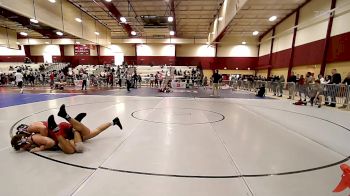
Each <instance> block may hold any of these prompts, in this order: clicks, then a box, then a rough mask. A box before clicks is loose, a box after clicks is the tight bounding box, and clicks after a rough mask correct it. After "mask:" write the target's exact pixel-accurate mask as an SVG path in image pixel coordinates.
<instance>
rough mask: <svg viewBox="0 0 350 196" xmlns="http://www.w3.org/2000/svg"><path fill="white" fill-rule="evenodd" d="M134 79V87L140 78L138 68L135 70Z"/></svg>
mask: <svg viewBox="0 0 350 196" xmlns="http://www.w3.org/2000/svg"><path fill="white" fill-rule="evenodd" d="M133 80H134V88H137V82H138V80H139V78H138V76H137V72H136V70H135V72H134V75H133Z"/></svg>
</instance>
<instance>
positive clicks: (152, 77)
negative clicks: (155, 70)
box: [149, 74, 155, 87]
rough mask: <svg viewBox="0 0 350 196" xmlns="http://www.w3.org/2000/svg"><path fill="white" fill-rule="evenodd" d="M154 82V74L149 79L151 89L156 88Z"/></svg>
mask: <svg viewBox="0 0 350 196" xmlns="http://www.w3.org/2000/svg"><path fill="white" fill-rule="evenodd" d="M154 81H155V77H154V75H153V74H151V75H150V77H149V86H150V87H154Z"/></svg>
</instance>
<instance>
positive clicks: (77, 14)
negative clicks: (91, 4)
mask: <svg viewBox="0 0 350 196" xmlns="http://www.w3.org/2000/svg"><path fill="white" fill-rule="evenodd" d="M62 3H63V6H62V12H63V24H64V30H65V31H67V32H69V33H70V34H72V35H75V36H78V37H81V36H82V35H83V24H82V23H79V22H77V21H76V20H75V18H80V19H81V14H82V13H81V11H80V10H79V9H78V8H77V7H75V6H74V5H73V4H72V3H70V2H68V1H62ZM83 22H84V21H83Z"/></svg>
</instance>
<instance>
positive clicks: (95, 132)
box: [83, 117, 123, 141]
mask: <svg viewBox="0 0 350 196" xmlns="http://www.w3.org/2000/svg"><path fill="white" fill-rule="evenodd" d="M113 125H117V126H118V127H119V128H120V129H123V126H122V124H121V123H120V120H119V118H118V117H116V118H114V119H113V121H112V122H109V123H104V124H102V125H100V126H98V127H97V128H96V129H95V130H93V131H91V132H90V134H89V135H87V136H83V141H86V140H88V139H91V138H94V137H96V136H97V135H98V134H100V133H102V132H103V131H104V130H106V129H108V128H109V127H110V126H113Z"/></svg>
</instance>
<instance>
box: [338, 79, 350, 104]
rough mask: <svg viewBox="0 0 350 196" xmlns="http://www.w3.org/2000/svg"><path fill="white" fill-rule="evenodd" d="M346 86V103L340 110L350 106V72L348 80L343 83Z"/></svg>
mask: <svg viewBox="0 0 350 196" xmlns="http://www.w3.org/2000/svg"><path fill="white" fill-rule="evenodd" d="M342 84H343V85H345V86H344V92H345V101H344V104H343V105H342V106H341V107H339V108H346V107H347V106H348V104H349V96H350V72H349V73H348V75H347V76H346V78H345V79H344V80H343V82H342Z"/></svg>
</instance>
